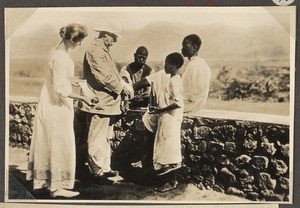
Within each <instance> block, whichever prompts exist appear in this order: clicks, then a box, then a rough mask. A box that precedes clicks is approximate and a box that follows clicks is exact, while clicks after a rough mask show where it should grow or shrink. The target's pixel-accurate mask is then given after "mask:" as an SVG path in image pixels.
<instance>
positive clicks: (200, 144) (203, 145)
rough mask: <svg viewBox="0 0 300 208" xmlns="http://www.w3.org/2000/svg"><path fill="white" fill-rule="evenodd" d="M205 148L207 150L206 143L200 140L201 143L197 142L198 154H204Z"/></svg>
mask: <svg viewBox="0 0 300 208" xmlns="http://www.w3.org/2000/svg"><path fill="white" fill-rule="evenodd" d="M206 148H207V143H206V141H204V140H201V141H200V142H199V152H200V153H204V152H205V151H206Z"/></svg>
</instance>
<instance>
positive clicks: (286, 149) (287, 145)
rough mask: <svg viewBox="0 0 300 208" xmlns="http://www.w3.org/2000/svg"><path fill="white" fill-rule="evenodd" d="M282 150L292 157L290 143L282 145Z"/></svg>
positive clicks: (283, 153) (285, 154) (284, 153)
mask: <svg viewBox="0 0 300 208" xmlns="http://www.w3.org/2000/svg"><path fill="white" fill-rule="evenodd" d="M280 152H281V153H282V155H284V156H285V157H287V158H289V157H290V145H289V144H283V145H281V147H280Z"/></svg>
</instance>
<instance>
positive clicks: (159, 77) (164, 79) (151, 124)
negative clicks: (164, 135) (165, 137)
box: [142, 70, 170, 132]
mask: <svg viewBox="0 0 300 208" xmlns="http://www.w3.org/2000/svg"><path fill="white" fill-rule="evenodd" d="M146 79H147V81H148V82H149V83H150V84H151V82H153V88H154V94H155V96H156V97H157V98H158V97H159V93H160V92H161V90H162V89H163V87H164V85H166V84H167V83H168V80H169V79H170V75H169V74H166V72H165V71H164V70H160V71H158V72H155V73H153V74H151V75H149V76H147V77H146ZM157 119H158V117H157V115H155V114H149V110H148V109H147V111H146V113H145V114H144V115H143V118H142V121H143V123H144V125H145V127H146V128H147V129H148V130H149V131H151V132H155V131H156V128H157V122H158V120H157Z"/></svg>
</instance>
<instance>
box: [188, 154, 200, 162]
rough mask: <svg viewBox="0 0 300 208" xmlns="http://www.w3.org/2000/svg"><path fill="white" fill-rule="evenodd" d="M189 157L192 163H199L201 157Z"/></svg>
mask: <svg viewBox="0 0 300 208" xmlns="http://www.w3.org/2000/svg"><path fill="white" fill-rule="evenodd" d="M189 157H190V160H191V161H192V162H196V163H197V162H199V161H200V160H201V156H199V155H189Z"/></svg>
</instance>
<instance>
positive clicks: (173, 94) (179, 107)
mask: <svg viewBox="0 0 300 208" xmlns="http://www.w3.org/2000/svg"><path fill="white" fill-rule="evenodd" d="M183 62H184V61H183V57H182V56H181V54H179V53H171V54H169V55H168V56H167V57H166V60H165V72H166V74H169V75H170V76H171V77H170V78H169V79H168V80H167V82H166V83H165V84H163V85H162V88H161V91H160V92H159V93H158V97H157V98H158V99H157V102H158V103H157V104H158V106H157V107H156V106H155V107H153V106H150V107H149V108H150V109H149V110H150V114H156V115H157V116H158V123H157V130H156V134H155V141H154V151H153V166H154V169H155V171H156V174H157V175H158V176H161V179H162V180H163V181H164V183H163V185H162V186H161V187H159V188H157V189H156V190H157V191H160V192H165V191H169V190H172V189H175V188H176V187H177V185H178V182H177V180H176V171H175V170H177V169H178V168H180V167H181V161H182V155H181V136H180V130H181V122H182V119H183V95H182V94H183V85H182V79H181V76H180V75H179V74H178V69H179V68H180V67H181V66H182V65H183Z"/></svg>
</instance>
